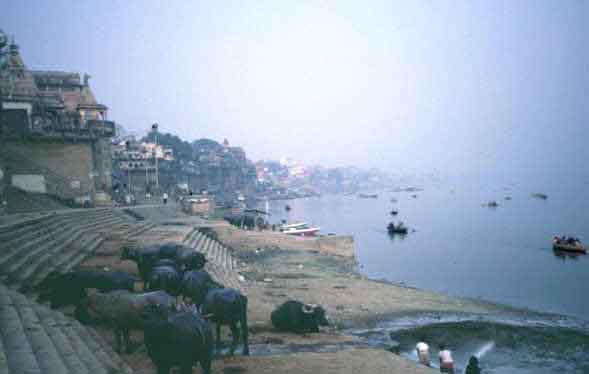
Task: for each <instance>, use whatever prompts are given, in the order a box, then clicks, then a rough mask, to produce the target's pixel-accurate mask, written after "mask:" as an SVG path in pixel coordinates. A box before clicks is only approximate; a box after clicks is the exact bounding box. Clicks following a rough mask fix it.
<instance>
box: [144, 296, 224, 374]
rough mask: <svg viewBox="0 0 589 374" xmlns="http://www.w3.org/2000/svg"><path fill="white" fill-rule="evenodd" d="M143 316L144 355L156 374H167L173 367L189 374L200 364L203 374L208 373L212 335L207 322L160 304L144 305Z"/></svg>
mask: <svg viewBox="0 0 589 374" xmlns="http://www.w3.org/2000/svg"><path fill="white" fill-rule="evenodd" d="M143 316H144V338H145V346H146V348H147V354H148V355H149V358H150V359H151V361H152V362H153V363H154V365H155V366H156V367H157V373H158V374H168V373H169V372H170V368H171V367H173V366H180V372H181V373H182V374H191V373H192V367H193V366H195V365H197V364H199V363H200V365H201V367H202V370H203V373H204V374H210V372H211V361H212V358H213V336H212V332H211V326H210V324H209V322H208V321H206V320H205V319H204V318H202V317H201V316H200V315H199V314H198V313H196V312H193V311H189V310H185V311H176V310H174V309H172V308H166V307H164V306H161V305H149V306H147V307H146V308H145V311H144V313H143Z"/></svg>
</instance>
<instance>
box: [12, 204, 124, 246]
mask: <svg viewBox="0 0 589 374" xmlns="http://www.w3.org/2000/svg"><path fill="white" fill-rule="evenodd" d="M107 216H109V217H112V216H113V215H109V212H108V211H101V212H100V211H99V212H96V214H94V215H91V216H89V215H88V214H83V212H78V213H76V214H54V215H51V216H49V217H45V219H44V220H41V221H38V222H37V223H35V222H33V223H32V224H29V225H21V226H20V227H14V228H15V230H13V231H12V232H9V233H7V234H5V235H4V236H2V237H0V243H2V244H0V250H2V252H3V253H7V254H9V253H10V252H8V251H14V250H15V247H17V248H18V247H19V246H21V245H22V243H26V242H29V241H31V240H35V239H40V238H41V237H45V236H51V235H52V234H54V233H55V231H56V230H57V229H59V228H60V227H63V226H67V225H69V224H72V223H80V222H82V221H85V220H88V219H93V220H97V219H99V218H103V217H107ZM17 226H18V225H17ZM5 251H7V252H5Z"/></svg>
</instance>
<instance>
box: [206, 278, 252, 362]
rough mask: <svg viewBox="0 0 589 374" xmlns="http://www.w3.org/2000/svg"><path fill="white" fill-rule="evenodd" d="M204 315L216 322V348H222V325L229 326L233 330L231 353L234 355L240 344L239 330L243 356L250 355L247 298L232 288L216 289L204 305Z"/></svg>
mask: <svg viewBox="0 0 589 374" xmlns="http://www.w3.org/2000/svg"><path fill="white" fill-rule="evenodd" d="M201 309H202V314H203V316H204V317H205V318H207V319H210V320H211V321H213V322H215V325H216V328H217V340H216V346H217V348H220V346H221V325H229V327H230V328H231V336H232V338H233V341H232V343H231V349H230V352H231V354H233V353H234V352H235V348H236V347H237V343H238V342H239V329H238V328H237V324H238V323H239V327H240V329H241V335H242V339H243V354H244V355H249V345H248V331H247V297H245V296H243V295H242V294H241V293H240V292H239V291H237V290H234V289H232V288H222V289H221V288H220V289H214V290H211V291H209V292H208V293H207V296H206V297H205V300H204V302H203V304H202V307H201Z"/></svg>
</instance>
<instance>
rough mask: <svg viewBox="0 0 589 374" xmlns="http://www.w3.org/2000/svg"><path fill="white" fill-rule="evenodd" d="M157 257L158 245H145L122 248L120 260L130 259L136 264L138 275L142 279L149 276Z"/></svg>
mask: <svg viewBox="0 0 589 374" xmlns="http://www.w3.org/2000/svg"><path fill="white" fill-rule="evenodd" d="M159 259H160V257H159V246H155V245H152V246H147V247H142V248H129V247H125V248H123V251H122V252H121V260H131V261H133V262H135V264H136V265H137V270H138V271H139V276H140V277H141V279H142V280H143V281H145V280H146V279H148V278H149V273H150V272H151V269H152V268H153V265H154V264H155V262H156V261H158V260H159Z"/></svg>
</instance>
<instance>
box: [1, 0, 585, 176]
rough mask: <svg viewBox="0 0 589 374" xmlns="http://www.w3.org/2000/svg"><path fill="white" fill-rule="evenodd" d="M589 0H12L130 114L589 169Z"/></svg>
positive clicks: (450, 161)
mask: <svg viewBox="0 0 589 374" xmlns="http://www.w3.org/2000/svg"><path fill="white" fill-rule="evenodd" d="M587 20H589V1H582V0H577V1H575V0H570V1H541V0H539V1H457V2H445V1H411V2H396V1H369V2H359V1H296V2H294V1H293V2H286V1H281V2H275V1H250V2H234V1H220V2H192V1H190V2H185V1H167V2H161V1H135V2H132V1H89V0H88V1H78V2H73V1H65V0H58V1H33V0H24V1H15V0H8V1H3V2H2V5H0V28H1V29H3V30H4V31H5V32H7V33H8V34H10V35H14V36H15V39H16V42H17V44H19V45H20V46H21V53H22V55H23V58H24V60H25V63H26V64H27V66H28V67H29V68H32V69H55V70H66V71H77V72H80V73H88V74H90V75H91V76H92V79H91V81H90V84H91V86H92V88H93V90H94V92H95V94H96V96H97V98H98V100H99V101H100V102H102V103H104V104H106V105H107V106H108V107H109V108H110V111H109V116H110V118H111V119H112V120H114V121H116V122H118V123H120V124H121V125H123V126H124V127H125V128H126V129H128V130H130V131H133V132H145V131H147V130H148V129H149V127H150V125H151V124H152V123H153V122H158V123H159V124H160V131H162V132H170V133H174V134H176V135H178V136H180V137H181V138H183V139H185V140H189V141H192V140H194V139H197V138H201V137H208V138H212V139H215V140H217V141H222V140H223V139H224V138H227V139H228V140H229V141H230V143H231V144H235V145H240V146H242V147H244V149H245V150H246V152H247V155H248V157H250V158H252V159H254V160H258V159H280V158H281V157H290V158H293V159H300V160H302V161H304V162H305V163H309V164H324V165H328V166H345V165H355V166H360V167H364V168H370V167H378V168H381V169H383V170H388V171H394V172H397V171H401V172H419V171H423V172H432V171H437V172H440V173H462V172H480V171H484V170H493V171H497V172H506V173H520V172H524V171H526V172H527V171H530V170H535V171H542V170H566V169H568V168H570V169H580V168H584V160H585V159H587V157H589V147H588V145H587V139H589V121H588V119H589V104H588V97H589V94H588V93H589V48H587V46H588V45H589V22H587Z"/></svg>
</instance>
